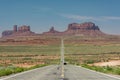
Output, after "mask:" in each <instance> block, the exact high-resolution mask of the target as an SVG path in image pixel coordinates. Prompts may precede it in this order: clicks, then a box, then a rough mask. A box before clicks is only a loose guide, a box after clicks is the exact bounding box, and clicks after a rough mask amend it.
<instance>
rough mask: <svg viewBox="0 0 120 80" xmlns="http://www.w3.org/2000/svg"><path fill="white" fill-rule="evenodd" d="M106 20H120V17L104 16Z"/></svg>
mask: <svg viewBox="0 0 120 80" xmlns="http://www.w3.org/2000/svg"><path fill="white" fill-rule="evenodd" d="M104 18H105V19H107V20H120V17H116V16H104Z"/></svg>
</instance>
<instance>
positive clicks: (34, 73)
mask: <svg viewBox="0 0 120 80" xmlns="http://www.w3.org/2000/svg"><path fill="white" fill-rule="evenodd" d="M59 78H60V70H59V69H58V66H57V65H51V66H47V67H42V68H37V69H34V70H30V71H25V72H22V73H18V74H15V75H11V76H8V77H5V78H3V79H0V80H59Z"/></svg>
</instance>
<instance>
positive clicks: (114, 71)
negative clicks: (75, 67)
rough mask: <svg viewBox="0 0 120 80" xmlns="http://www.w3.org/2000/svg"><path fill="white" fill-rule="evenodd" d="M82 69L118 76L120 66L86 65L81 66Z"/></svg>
mask: <svg viewBox="0 0 120 80" xmlns="http://www.w3.org/2000/svg"><path fill="white" fill-rule="evenodd" d="M81 66H82V67H85V68H88V69H91V70H95V71H99V72H103V73H110V74H117V75H120V66H115V67H113V66H103V67H100V66H89V65H87V64H82V65H81Z"/></svg>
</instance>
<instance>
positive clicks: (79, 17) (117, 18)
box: [60, 14, 120, 21]
mask: <svg viewBox="0 0 120 80" xmlns="http://www.w3.org/2000/svg"><path fill="white" fill-rule="evenodd" d="M60 16H63V17H66V18H69V19H75V20H94V21H108V20H120V17H116V16H99V17H94V16H80V15H72V14H60Z"/></svg>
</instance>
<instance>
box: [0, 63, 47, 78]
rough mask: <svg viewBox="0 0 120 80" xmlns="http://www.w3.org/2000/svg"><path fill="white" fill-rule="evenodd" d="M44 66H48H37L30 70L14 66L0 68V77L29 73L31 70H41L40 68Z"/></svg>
mask: <svg viewBox="0 0 120 80" xmlns="http://www.w3.org/2000/svg"><path fill="white" fill-rule="evenodd" d="M44 66H47V65H45V64H44V65H36V66H33V67H30V68H22V67H14V66H8V67H0V77H1V76H7V75H10V74H15V73H19V72H23V71H27V70H31V69H35V68H40V67H44Z"/></svg>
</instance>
